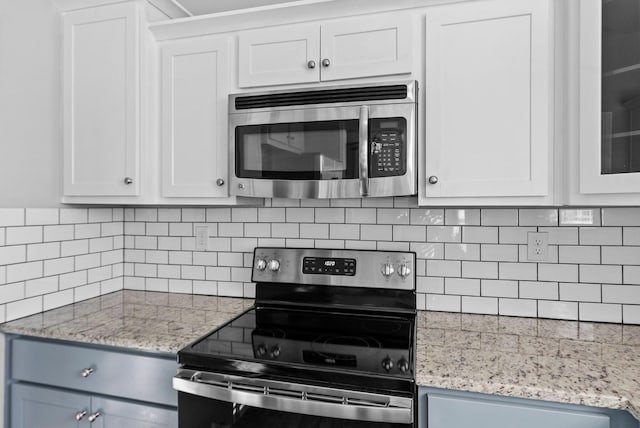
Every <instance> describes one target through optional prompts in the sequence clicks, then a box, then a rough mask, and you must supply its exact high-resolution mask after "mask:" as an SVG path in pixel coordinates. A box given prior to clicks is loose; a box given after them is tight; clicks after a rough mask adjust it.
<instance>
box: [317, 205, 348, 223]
mask: <svg viewBox="0 0 640 428" xmlns="http://www.w3.org/2000/svg"><path fill="white" fill-rule="evenodd" d="M315 211H316V212H315V219H316V223H344V208H315Z"/></svg>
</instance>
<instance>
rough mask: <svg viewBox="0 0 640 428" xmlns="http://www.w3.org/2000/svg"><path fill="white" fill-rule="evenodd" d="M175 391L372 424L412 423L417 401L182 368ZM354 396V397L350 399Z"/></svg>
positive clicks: (174, 383) (174, 385)
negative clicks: (414, 403)
mask: <svg viewBox="0 0 640 428" xmlns="http://www.w3.org/2000/svg"><path fill="white" fill-rule="evenodd" d="M173 389H175V390H177V391H180V392H183V393H187V394H193V395H197V396H199V397H206V398H210V399H213V400H220V401H225V402H229V403H238V404H244V405H247V406H251V407H256V408H260V409H271V410H277V411H281V412H288V413H301V414H308V415H314V416H320V417H330V418H339V419H350V420H358V421H369V422H385V423H399V424H410V423H412V422H413V400H412V399H411V398H408V397H393V396H386V395H383V394H371V393H364V392H355V391H347V390H340V389H333V388H318V387H313V386H307V385H298V384H292V383H288V382H278V381H269V380H265V379H259V380H258V379H250V378H249V379H247V378H242V377H239V376H230V375H221V374H216V373H208V372H199V371H193V370H188V369H180V370H179V371H178V374H177V375H176V376H175V377H174V378H173ZM350 393H351V395H352V397H349V394H350Z"/></svg>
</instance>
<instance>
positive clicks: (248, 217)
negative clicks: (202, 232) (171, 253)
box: [182, 207, 258, 223]
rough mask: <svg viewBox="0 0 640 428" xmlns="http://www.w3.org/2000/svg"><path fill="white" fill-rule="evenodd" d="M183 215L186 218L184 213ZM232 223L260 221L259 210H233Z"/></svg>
mask: <svg viewBox="0 0 640 428" xmlns="http://www.w3.org/2000/svg"><path fill="white" fill-rule="evenodd" d="M182 215H183V216H184V211H183V214H182ZM183 221H184V220H183ZM187 221H188V220H187ZM193 221H204V220H193ZM231 221H232V222H234V223H254V222H256V221H258V209H257V208H245V207H243V208H231Z"/></svg>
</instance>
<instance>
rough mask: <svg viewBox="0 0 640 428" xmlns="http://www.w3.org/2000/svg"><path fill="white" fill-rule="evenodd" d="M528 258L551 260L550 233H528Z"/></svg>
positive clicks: (536, 260) (538, 260)
mask: <svg viewBox="0 0 640 428" xmlns="http://www.w3.org/2000/svg"><path fill="white" fill-rule="evenodd" d="M527 260H529V261H531V262H544V261H547V260H549V233H548V232H529V233H527Z"/></svg>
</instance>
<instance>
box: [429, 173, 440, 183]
mask: <svg viewBox="0 0 640 428" xmlns="http://www.w3.org/2000/svg"><path fill="white" fill-rule="evenodd" d="M437 182H438V177H436V176H435V175H432V176H430V177H429V184H436V183H437Z"/></svg>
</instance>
